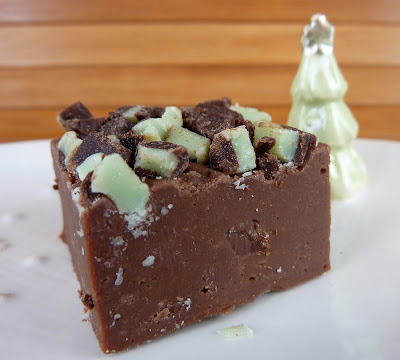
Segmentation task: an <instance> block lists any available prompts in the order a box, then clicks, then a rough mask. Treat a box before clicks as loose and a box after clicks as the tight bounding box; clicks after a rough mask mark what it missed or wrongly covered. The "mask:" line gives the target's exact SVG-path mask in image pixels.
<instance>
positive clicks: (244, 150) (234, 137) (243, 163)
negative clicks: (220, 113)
mask: <svg viewBox="0 0 400 360" xmlns="http://www.w3.org/2000/svg"><path fill="white" fill-rule="evenodd" d="M219 134H220V135H222V136H223V137H224V138H225V139H226V140H228V141H231V143H232V146H233V149H234V150H235V154H236V157H237V160H238V163H239V168H238V170H237V173H238V174H241V173H244V172H246V171H250V170H253V169H254V168H255V167H256V153H255V152H254V148H253V145H252V144H251V141H250V138H249V132H248V131H247V129H246V127H245V126H244V125H242V126H238V127H236V128H232V129H226V130H223V131H221V132H220V133H219Z"/></svg>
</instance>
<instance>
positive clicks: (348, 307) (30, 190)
mask: <svg viewBox="0 0 400 360" xmlns="http://www.w3.org/2000/svg"><path fill="white" fill-rule="evenodd" d="M356 147H357V148H358V149H359V151H360V152H361V155H362V157H363V159H364V160H365V161H366V164H367V167H368V170H369V184H368V187H367V188H366V190H365V191H364V192H363V193H361V194H360V195H358V196H357V197H356V198H354V199H352V200H350V201H345V202H340V203H333V204H332V237H331V243H332V252H331V262H332V270H331V271H330V272H328V273H327V274H325V275H323V276H321V277H319V278H318V279H315V280H313V281H310V282H308V283H306V284H304V285H301V286H298V287H296V288H294V289H291V290H287V291H283V292H276V293H272V294H266V295H263V296H261V297H260V298H259V299H258V300H256V301H255V302H254V303H252V304H248V305H246V306H242V307H240V308H238V309H235V310H234V311H233V312H232V313H231V314H229V315H225V316H217V317H215V318H212V319H208V320H205V321H202V322H201V323H199V324H195V325H192V326H189V327H187V328H185V329H182V330H180V331H178V332H176V333H174V334H172V335H168V336H165V337H162V338H160V339H158V340H153V341H152V342H151V343H150V344H145V345H143V346H141V347H139V348H136V349H133V350H130V351H127V352H124V353H121V354H116V355H108V357H109V358H116V359H121V360H122V359H135V360H140V359H147V360H148V359H157V358H160V359H161V358H163V359H174V360H178V359H185V360H188V359H191V360H192V359H202V360H203V359H205V358H206V359H207V358H211V359H245V358H249V357H250V358H257V359H259V358H260V359H363V360H366V359H399V358H400V279H399V278H400V266H399V262H400V235H399V233H400V225H399V224H400V205H399V204H400V190H399V183H400V182H399V179H400V169H399V167H398V165H399V154H400V143H396V142H387V141H373V140H358V141H356ZM0 169H1V170H0V173H1V176H0V293H1V294H2V295H1V296H0V359H4V360H14V359H15V360H22V359H24V360H25V359H27V360H36V359H37V360H39V359H40V360H46V359H49V360H64V359H67V360H72V359H74V360H81V359H84V360H91V359H105V358H106V355H103V354H102V353H101V351H100V349H99V347H98V344H97V341H96V339H95V336H94V334H93V332H92V329H91V326H90V324H89V323H88V322H83V321H82V319H84V318H85V316H86V315H85V314H84V313H83V307H82V305H81V303H80V300H79V299H78V295H77V290H78V283H77V281H76V279H75V274H74V273H73V270H72V266H71V263H70V257H69V254H68V250H67V247H66V246H65V245H64V244H63V243H62V242H61V241H60V240H59V239H58V234H59V233H60V230H61V226H62V224H61V210H60V203H59V199H58V194H57V192H56V191H54V190H53V189H52V185H53V179H54V175H53V170H52V165H51V159H50V154H49V142H48V141H37V142H21V143H14V144H4V145H0ZM242 323H243V324H245V325H247V326H248V327H250V328H251V329H253V330H254V334H253V335H252V336H247V337H239V338H235V339H226V338H223V337H222V336H221V335H218V334H216V332H215V331H216V330H217V329H221V328H225V327H229V326H233V325H237V324H242Z"/></svg>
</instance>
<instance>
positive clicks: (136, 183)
mask: <svg viewBox="0 0 400 360" xmlns="http://www.w3.org/2000/svg"><path fill="white" fill-rule="evenodd" d="M92 191H93V192H95V193H102V194H105V195H107V196H108V197H109V198H110V199H111V200H112V201H113V202H114V204H115V205H116V206H117V208H118V210H119V212H121V213H128V214H131V213H136V212H140V211H143V210H145V207H146V203H147V201H148V199H149V197H150V191H149V187H148V186H147V185H146V184H145V183H143V182H141V181H140V179H139V177H138V176H137V175H136V174H135V173H134V172H133V170H132V169H131V168H130V167H129V165H128V164H127V163H126V162H125V161H124V159H123V158H122V157H121V156H120V155H118V154H111V155H108V156H106V157H104V159H103V160H102V161H100V163H99V164H98V165H97V166H96V167H95V169H94V172H93V175H92Z"/></svg>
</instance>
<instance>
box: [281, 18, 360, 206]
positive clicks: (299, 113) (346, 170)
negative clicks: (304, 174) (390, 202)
mask: <svg viewBox="0 0 400 360" xmlns="http://www.w3.org/2000/svg"><path fill="white" fill-rule="evenodd" d="M334 32H335V28H334V27H333V26H332V25H331V24H330V23H329V22H328V21H327V19H326V16H325V15H321V14H316V15H314V16H313V17H312V18H311V23H310V24H309V25H307V26H306V27H305V29H304V32H303V36H302V39H301V44H302V46H303V57H302V60H301V63H300V67H299V69H298V71H297V74H296V77H295V79H294V81H293V84H292V88H291V94H292V98H293V105H292V109H291V111H290V114H289V121H288V125H290V126H293V127H297V128H299V129H302V130H304V131H307V132H311V133H313V134H315V135H316V136H317V138H318V140H319V141H321V142H324V143H327V144H329V145H330V146H331V165H330V181H331V196H332V199H337V200H339V199H345V198H348V197H351V196H352V195H353V194H355V193H356V192H358V191H359V190H361V189H362V188H363V187H364V185H365V183H366V178H367V177H366V169H365V166H364V164H363V162H362V160H361V158H360V156H359V155H358V153H357V152H356V150H355V149H354V147H353V144H352V141H353V139H355V138H356V137H357V133H358V124H357V122H356V120H355V119H354V117H353V114H352V113H351V111H350V109H349V108H348V107H347V105H346V104H345V103H344V101H343V97H344V95H345V93H346V91H347V83H346V80H345V79H344V77H343V75H342V73H341V71H340V70H339V67H338V65H337V63H336V59H335V57H334V55H333V37H334Z"/></svg>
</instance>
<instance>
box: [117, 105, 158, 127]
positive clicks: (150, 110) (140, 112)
mask: <svg viewBox="0 0 400 360" xmlns="http://www.w3.org/2000/svg"><path fill="white" fill-rule="evenodd" d="M132 108H137V109H136V111H135V112H134V114H131V116H133V118H136V119H133V120H135V121H133V123H135V122H136V121H141V120H145V119H150V118H160V117H161V116H162V114H164V110H165V109H164V108H162V107H158V106H142V105H131V106H122V107H120V108H118V109H117V110H115V111H113V112H110V113H109V116H110V119H112V118H114V117H116V116H119V115H123V114H124V113H126V112H127V111H128V110H130V109H132ZM128 120H131V119H128Z"/></svg>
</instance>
